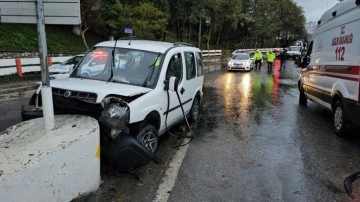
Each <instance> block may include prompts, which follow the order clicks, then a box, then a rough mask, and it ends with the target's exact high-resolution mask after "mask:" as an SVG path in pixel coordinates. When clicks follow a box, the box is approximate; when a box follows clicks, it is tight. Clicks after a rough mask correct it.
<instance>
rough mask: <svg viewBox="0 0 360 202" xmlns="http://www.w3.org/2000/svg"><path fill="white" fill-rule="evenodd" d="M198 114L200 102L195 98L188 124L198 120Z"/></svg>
mask: <svg viewBox="0 0 360 202" xmlns="http://www.w3.org/2000/svg"><path fill="white" fill-rule="evenodd" d="M199 114H200V101H199V99H198V98H197V97H195V99H194V102H193V104H192V106H191V109H190V113H189V119H190V122H191V123H195V122H196V121H197V120H198V119H199Z"/></svg>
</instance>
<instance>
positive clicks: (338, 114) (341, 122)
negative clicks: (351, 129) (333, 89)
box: [333, 101, 348, 137]
mask: <svg viewBox="0 0 360 202" xmlns="http://www.w3.org/2000/svg"><path fill="white" fill-rule="evenodd" d="M347 125H348V120H347V115H346V112H345V108H344V105H343V103H342V102H341V101H336V103H335V105H334V109H333V127H334V131H335V133H336V134H337V135H338V136H341V137H345V136H346V132H347V127H348V126H347Z"/></svg>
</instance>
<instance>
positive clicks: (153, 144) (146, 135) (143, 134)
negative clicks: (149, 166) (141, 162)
mask: <svg viewBox="0 0 360 202" xmlns="http://www.w3.org/2000/svg"><path fill="white" fill-rule="evenodd" d="M135 139H136V140H137V141H138V142H139V143H140V144H142V145H143V146H145V147H146V148H147V149H149V150H150V151H152V152H153V153H155V152H156V150H157V147H158V144H159V138H158V131H157V129H156V127H155V126H154V125H152V124H149V123H145V124H141V126H140V129H139V130H138V131H137V133H136V135H135Z"/></svg>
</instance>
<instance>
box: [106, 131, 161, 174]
mask: <svg viewBox="0 0 360 202" xmlns="http://www.w3.org/2000/svg"><path fill="white" fill-rule="evenodd" d="M105 155H106V158H107V160H108V161H109V162H110V163H111V164H112V165H113V166H114V167H115V169H116V170H117V171H119V172H122V173H129V174H134V175H135V176H137V174H136V173H135V172H134V169H135V168H137V167H139V166H141V165H145V164H146V163H148V162H150V161H155V162H156V163H160V162H161V160H160V158H159V157H158V156H156V154H154V153H153V152H152V151H150V150H149V149H147V148H146V147H145V146H143V145H142V144H140V143H139V142H138V141H136V139H135V138H134V137H132V136H131V135H129V134H124V133H123V134H120V135H118V136H117V137H116V138H115V139H114V140H113V141H111V143H110V144H109V145H108V147H107V150H106V154H105ZM137 177H138V176H137Z"/></svg>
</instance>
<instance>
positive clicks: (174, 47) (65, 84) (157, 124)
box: [22, 39, 204, 152]
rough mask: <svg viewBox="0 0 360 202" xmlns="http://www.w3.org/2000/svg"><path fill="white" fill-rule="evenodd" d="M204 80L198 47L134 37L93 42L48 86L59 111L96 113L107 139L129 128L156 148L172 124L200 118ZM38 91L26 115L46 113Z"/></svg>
mask: <svg viewBox="0 0 360 202" xmlns="http://www.w3.org/2000/svg"><path fill="white" fill-rule="evenodd" d="M203 80H204V72H203V64H202V55H201V51H200V49H199V48H196V47H195V46H193V45H192V44H188V43H183V42H175V43H168V42H159V41H149V40H135V39H133V40H117V41H106V42H101V43H99V44H97V45H95V46H94V47H92V48H91V49H90V50H89V51H88V52H87V53H86V54H85V55H84V57H83V58H82V60H81V61H80V62H79V63H78V64H77V65H76V66H75V68H74V70H73V72H72V73H71V75H70V76H69V78H66V79H65V78H64V79H54V80H51V81H50V86H51V87H52V94H53V104H54V112H55V114H84V115H89V116H92V117H94V118H96V119H98V120H99V122H100V123H101V129H104V130H102V134H101V135H102V138H103V139H106V140H108V139H109V140H110V139H115V138H116V137H117V136H120V135H121V134H123V133H128V134H130V135H132V136H133V137H135V138H136V139H137V140H138V141H139V142H140V143H142V144H143V145H144V146H145V147H146V148H148V149H149V150H151V151H152V152H155V151H156V148H157V145H158V136H160V135H162V134H164V133H165V132H166V131H167V130H168V128H170V127H171V126H173V125H175V124H177V123H179V122H180V121H183V120H186V118H189V120H191V121H196V120H197V119H198V116H199V112H200V99H201V97H202V95H203V91H202V88H203ZM40 96H41V92H40V90H37V91H36V92H35V93H34V95H33V97H32V98H31V99H30V102H29V104H30V105H31V106H35V107H33V108H32V109H29V110H26V109H23V110H22V118H23V120H28V119H31V118H36V117H40V116H42V111H41V99H40ZM105 137H106V138H105Z"/></svg>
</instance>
